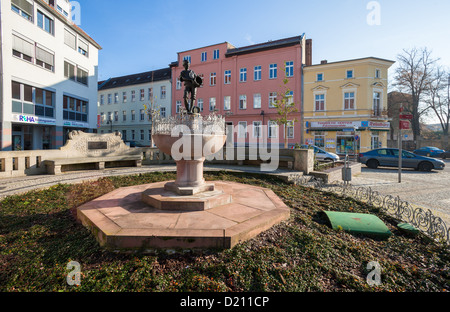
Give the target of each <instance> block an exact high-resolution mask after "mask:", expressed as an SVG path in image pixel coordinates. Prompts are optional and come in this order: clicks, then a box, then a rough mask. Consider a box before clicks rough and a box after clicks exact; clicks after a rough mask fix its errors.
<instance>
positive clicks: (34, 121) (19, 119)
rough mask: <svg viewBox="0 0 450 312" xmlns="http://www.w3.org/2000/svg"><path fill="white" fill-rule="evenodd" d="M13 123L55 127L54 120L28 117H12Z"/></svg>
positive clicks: (15, 115)
mask: <svg viewBox="0 0 450 312" xmlns="http://www.w3.org/2000/svg"><path fill="white" fill-rule="evenodd" d="M13 121H15V122H20V123H28V124H35V125H56V120H55V119H50V118H44V117H37V116H28V115H17V114H14V115H13Z"/></svg>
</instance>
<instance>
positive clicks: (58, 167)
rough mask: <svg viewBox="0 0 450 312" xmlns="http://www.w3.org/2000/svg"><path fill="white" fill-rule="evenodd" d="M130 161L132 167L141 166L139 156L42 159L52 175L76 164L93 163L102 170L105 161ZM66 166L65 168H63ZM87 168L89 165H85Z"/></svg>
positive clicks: (97, 168)
mask: <svg viewBox="0 0 450 312" xmlns="http://www.w3.org/2000/svg"><path fill="white" fill-rule="evenodd" d="M122 162H126V163H132V164H133V166H134V167H141V166H142V157H141V156H138V155H136V156H107V157H95V158H90V157H88V158H60V159H48V160H45V161H44V165H45V166H46V167H47V173H48V174H52V175H58V174H61V173H62V172H64V170H63V169H66V170H67V169H68V170H67V171H70V169H73V168H75V167H76V166H77V165H85V164H93V165H94V166H95V169H96V170H103V169H105V167H106V164H107V163H122ZM64 167H66V168H64ZM85 168H86V169H89V167H85Z"/></svg>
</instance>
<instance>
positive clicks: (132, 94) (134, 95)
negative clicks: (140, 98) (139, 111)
mask: <svg viewBox="0 0 450 312" xmlns="http://www.w3.org/2000/svg"><path fill="white" fill-rule="evenodd" d="M131 102H136V91H135V90H132V91H131Z"/></svg>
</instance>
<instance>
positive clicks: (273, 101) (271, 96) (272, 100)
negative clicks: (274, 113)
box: [269, 92, 277, 108]
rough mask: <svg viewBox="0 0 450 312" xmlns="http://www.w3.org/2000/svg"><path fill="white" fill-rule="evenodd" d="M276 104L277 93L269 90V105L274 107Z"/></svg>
mask: <svg viewBox="0 0 450 312" xmlns="http://www.w3.org/2000/svg"><path fill="white" fill-rule="evenodd" d="M276 105H277V93H276V92H269V107H270V108H274V107H275V106H276Z"/></svg>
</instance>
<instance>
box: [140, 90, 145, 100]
mask: <svg viewBox="0 0 450 312" xmlns="http://www.w3.org/2000/svg"><path fill="white" fill-rule="evenodd" d="M140 94H141V101H144V100H145V89H141V90H140Z"/></svg>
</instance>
